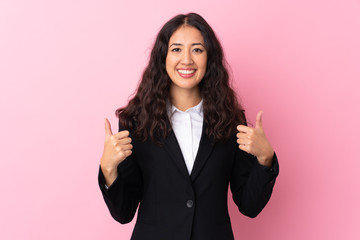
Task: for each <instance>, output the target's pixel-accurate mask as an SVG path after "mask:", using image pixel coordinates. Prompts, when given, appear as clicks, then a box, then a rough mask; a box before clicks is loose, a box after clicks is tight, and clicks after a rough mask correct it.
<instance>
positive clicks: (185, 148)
mask: <svg viewBox="0 0 360 240" xmlns="http://www.w3.org/2000/svg"><path fill="white" fill-rule="evenodd" d="M202 103H203V100H201V101H200V103H199V104H198V105H196V106H194V107H192V108H189V109H188V110H186V111H185V112H183V111H181V110H179V109H178V108H176V107H175V106H174V105H171V108H170V104H168V115H169V119H170V122H171V125H172V128H173V131H174V133H175V136H176V139H177V141H178V143H179V146H180V149H181V152H182V155H183V157H184V160H185V164H186V167H187V169H188V172H189V175H190V174H191V170H192V168H193V166H194V161H195V158H196V154H197V151H198V149H199V143H200V138H201V133H202V127H203V118H204V114H203V105H202Z"/></svg>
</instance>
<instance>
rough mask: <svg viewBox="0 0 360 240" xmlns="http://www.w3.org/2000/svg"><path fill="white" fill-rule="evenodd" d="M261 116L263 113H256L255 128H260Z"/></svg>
mask: <svg viewBox="0 0 360 240" xmlns="http://www.w3.org/2000/svg"><path fill="white" fill-rule="evenodd" d="M262 114H263V111H260V112H258V114H257V115H256V125H255V128H262Z"/></svg>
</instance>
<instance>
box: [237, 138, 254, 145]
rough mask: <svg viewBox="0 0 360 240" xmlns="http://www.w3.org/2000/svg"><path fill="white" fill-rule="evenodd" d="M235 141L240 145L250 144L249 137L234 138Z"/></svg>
mask: <svg viewBox="0 0 360 240" xmlns="http://www.w3.org/2000/svg"><path fill="white" fill-rule="evenodd" d="M236 142H237V143H238V144H240V145H249V144H251V141H250V140H249V139H241V138H240V139H238V140H236Z"/></svg>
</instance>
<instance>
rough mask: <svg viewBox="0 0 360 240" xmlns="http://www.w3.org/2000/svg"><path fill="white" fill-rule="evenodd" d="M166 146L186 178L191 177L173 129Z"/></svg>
mask: <svg viewBox="0 0 360 240" xmlns="http://www.w3.org/2000/svg"><path fill="white" fill-rule="evenodd" d="M164 148H165V149H166V151H167V152H168V153H169V155H170V156H171V159H172V160H174V162H175V165H176V166H177V167H178V169H179V170H180V172H181V173H182V174H183V175H184V176H185V177H186V178H189V172H188V170H187V167H186V164H185V160H184V157H183V155H182V152H181V149H180V145H179V143H178V141H177V139H176V137H175V133H174V131H173V130H171V133H170V135H169V136H168V137H167V138H166V140H165V146H164Z"/></svg>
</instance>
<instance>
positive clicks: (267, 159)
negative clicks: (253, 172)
mask: <svg viewBox="0 0 360 240" xmlns="http://www.w3.org/2000/svg"><path fill="white" fill-rule="evenodd" d="M261 118H262V111H260V112H259V113H258V114H257V116H256V125H255V128H251V127H248V126H244V125H238V126H237V130H238V131H239V132H238V133H237V134H236V137H237V143H238V144H239V148H240V149H241V150H243V151H245V152H247V153H250V154H252V155H254V156H256V158H257V160H258V162H259V163H260V164H261V165H264V166H268V167H270V166H271V165H272V158H273V155H274V150H273V148H272V146H271V144H270V142H269V141H268V140H267V138H266V136H265V132H264V129H263V126H262V119H261Z"/></svg>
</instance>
